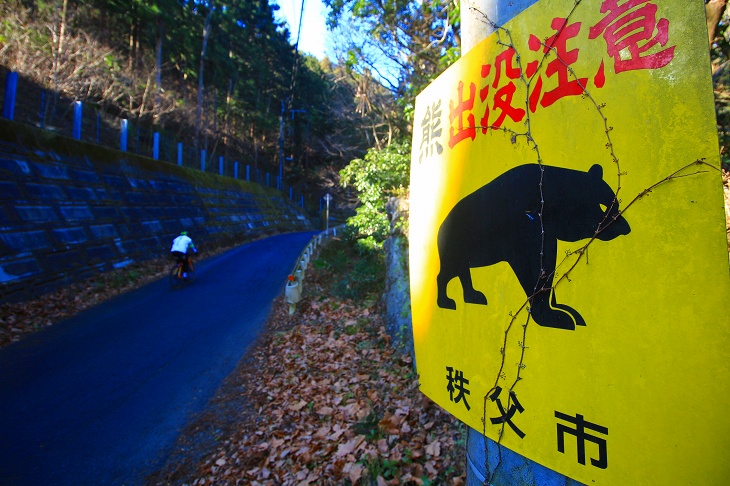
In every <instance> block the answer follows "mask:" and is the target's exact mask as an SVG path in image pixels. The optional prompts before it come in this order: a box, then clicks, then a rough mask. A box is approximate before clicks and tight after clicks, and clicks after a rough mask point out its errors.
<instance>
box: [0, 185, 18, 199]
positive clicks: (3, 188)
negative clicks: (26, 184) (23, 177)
mask: <svg viewBox="0 0 730 486" xmlns="http://www.w3.org/2000/svg"><path fill="white" fill-rule="evenodd" d="M0 199H5V200H8V201H17V200H18V199H20V189H19V188H18V184H16V183H15V182H6V181H0Z"/></svg>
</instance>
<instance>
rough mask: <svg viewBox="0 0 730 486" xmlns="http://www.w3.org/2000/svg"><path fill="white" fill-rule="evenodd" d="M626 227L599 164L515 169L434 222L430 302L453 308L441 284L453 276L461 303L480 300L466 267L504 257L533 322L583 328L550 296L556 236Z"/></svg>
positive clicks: (602, 233)
mask: <svg viewBox="0 0 730 486" xmlns="http://www.w3.org/2000/svg"><path fill="white" fill-rule="evenodd" d="M541 187H542V190H541ZM543 201H544V204H543ZM541 211H542V215H541V214H540V212H541ZM630 231H631V228H630V227H629V223H628V222H627V221H626V220H625V219H624V218H623V216H621V215H620V214H619V209H618V202H617V201H616V197H615V194H614V192H613V190H612V189H611V187H610V186H609V185H608V184H607V183H606V182H605V181H604V180H603V169H602V168H601V166H600V165H594V166H593V167H591V168H590V169H589V170H588V172H582V171H578V170H572V169H564V168H561V167H551V166H545V165H543V166H540V165H537V164H529V165H522V166H519V167H515V168H514V169H511V170H509V171H507V172H505V173H504V174H502V175H500V176H499V177H497V178H496V179H494V180H493V181H491V182H489V183H488V184H486V185H484V186H482V187H481V188H479V189H477V190H476V191H474V192H473V193H471V194H469V195H468V196H466V197H464V198H463V199H462V200H460V201H459V202H458V203H456V205H455V206H454V207H453V209H452V210H451V211H450V212H449V214H448V215H447V216H446V219H445V220H444V222H443V223H442V224H441V227H440V228H439V232H438V252H439V259H440V264H441V268H440V271H439V274H438V276H437V277H436V285H437V286H438V297H437V304H438V306H439V307H441V308H443V309H456V302H455V301H454V300H453V299H451V298H449V296H448V295H447V293H446V286H447V285H448V283H449V282H450V281H451V280H452V279H453V278H455V277H458V278H459V280H460V281H461V286H462V289H463V292H464V302H466V303H470V304H482V305H486V304H487V298H486V297H485V296H484V294H483V293H481V292H479V291H478V290H476V289H474V286H473V284H472V280H471V272H470V269H471V268H479V267H486V266H490V265H494V264H496V263H498V262H507V263H508V264H509V265H510V267H511V268H512V271H514V273H515V275H516V276H517V279H518V280H519V282H520V285H521V286H522V288H523V290H524V291H525V294H526V295H527V296H528V297H531V298H530V308H531V311H530V312H531V314H532V318H533V319H534V320H535V322H537V323H538V324H539V325H541V326H546V327H553V328H558V329H569V330H574V329H575V326H576V325H579V326H585V321H584V320H583V318H582V317H581V315H580V314H579V313H578V312H577V311H576V310H575V309H572V308H570V307H568V306H567V305H562V304H558V303H557V302H556V299H555V290H554V289H552V285H553V277H554V273H555V264H556V261H557V253H558V240H561V241H567V242H573V241H578V240H582V239H586V238H591V237H593V236H594V235H595V236H596V238H597V239H599V240H603V241H608V240H612V239H614V238H616V237H618V236H621V235H626V234H629V232H630Z"/></svg>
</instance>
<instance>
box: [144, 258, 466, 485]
mask: <svg viewBox="0 0 730 486" xmlns="http://www.w3.org/2000/svg"><path fill="white" fill-rule="evenodd" d="M310 268H312V270H308V272H307V274H306V277H305V281H304V284H303V286H302V288H303V289H304V297H303V300H302V302H300V303H299V305H298V306H297V311H296V313H295V314H294V315H289V313H288V306H287V305H286V303H285V302H284V300H283V298H282V297H280V298H279V299H277V300H276V301H275V302H274V306H273V309H272V311H271V314H270V316H269V319H268V322H267V325H266V330H265V332H264V334H263V335H262V336H261V337H260V339H259V340H258V342H257V343H256V345H254V346H253V349H251V350H250V351H249V352H248V353H247V354H246V358H244V359H243V360H242V361H241V363H240V364H239V367H238V368H237V370H236V371H234V373H232V374H231V376H229V377H228V380H227V382H226V384H225V385H224V386H223V387H221V389H220V391H219V393H218V395H217V396H216V397H215V398H214V399H213V400H211V403H210V406H209V407H208V409H207V412H206V413H204V414H202V415H201V416H200V417H198V420H196V421H193V422H192V423H191V424H190V426H189V427H188V429H187V430H186V431H185V432H184V433H183V434H182V436H181V438H180V441H179V442H178V444H177V446H176V449H177V450H176V452H175V453H173V455H172V456H171V457H170V458H169V459H168V462H167V464H166V466H165V467H164V468H163V469H162V470H161V471H158V472H157V473H156V474H155V475H153V476H151V477H150V478H149V484H158V485H162V484H186V485H193V486H199V485H228V484H247V485H248V484H250V485H262V486H263V485H267V486H268V485H287V486H288V485H296V486H299V485H302V486H304V485H310V484H311V485H436V484H438V485H454V486H459V485H462V484H464V482H465V458H466V450H465V439H466V430H465V427H464V426H463V425H462V424H461V423H460V422H459V421H458V420H457V419H455V418H453V417H452V416H451V415H449V414H448V413H447V412H446V411H444V410H443V409H441V408H440V407H439V406H438V405H436V404H435V403H434V402H432V401H431V400H430V399H428V398H427V397H426V396H425V395H423V394H421V392H420V391H419V389H418V377H417V375H416V374H415V373H414V366H413V363H412V361H411V358H410V355H409V354H407V353H402V352H399V351H397V350H395V349H394V347H393V346H391V344H390V337H389V336H388V334H387V333H386V331H385V323H384V322H383V318H382V312H381V311H382V309H380V308H379V304H373V303H368V302H366V303H361V302H358V301H353V300H349V299H343V298H339V297H337V296H335V295H332V293H331V292H329V290H328V285H327V281H328V280H331V279H332V278H333V276H332V275H331V272H330V271H329V270H328V269H326V268H313V267H310ZM211 431H217V433H216V434H215V437H212V434H211ZM206 442H207V445H206V446H203V445H202V444H203V443H206ZM204 449H207V452H206V451H205V450H204ZM191 451H192V453H191Z"/></svg>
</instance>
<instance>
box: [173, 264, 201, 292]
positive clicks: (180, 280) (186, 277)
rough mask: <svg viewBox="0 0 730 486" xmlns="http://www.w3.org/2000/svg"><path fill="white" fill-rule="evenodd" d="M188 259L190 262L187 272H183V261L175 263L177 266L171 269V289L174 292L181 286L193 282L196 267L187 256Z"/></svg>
mask: <svg viewBox="0 0 730 486" xmlns="http://www.w3.org/2000/svg"><path fill="white" fill-rule="evenodd" d="M186 258H187V260H188V271H187V272H183V264H184V261H183V260H178V261H177V262H175V264H174V265H173V266H172V268H171V269H170V287H171V288H172V289H173V290H175V289H177V288H178V287H180V286H181V285H184V284H186V283H190V282H192V281H193V276H194V275H195V267H194V265H193V261H192V260H191V259H190V257H189V256H186Z"/></svg>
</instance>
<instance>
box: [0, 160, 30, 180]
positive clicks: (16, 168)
mask: <svg viewBox="0 0 730 486" xmlns="http://www.w3.org/2000/svg"><path fill="white" fill-rule="evenodd" d="M2 172H6V173H8V174H9V175H13V176H19V177H28V176H31V175H32V174H33V173H32V172H31V169H30V164H29V163H28V162H26V161H25V160H19V159H15V158H12V159H10V158H8V159H6V158H0V173H2Z"/></svg>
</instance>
